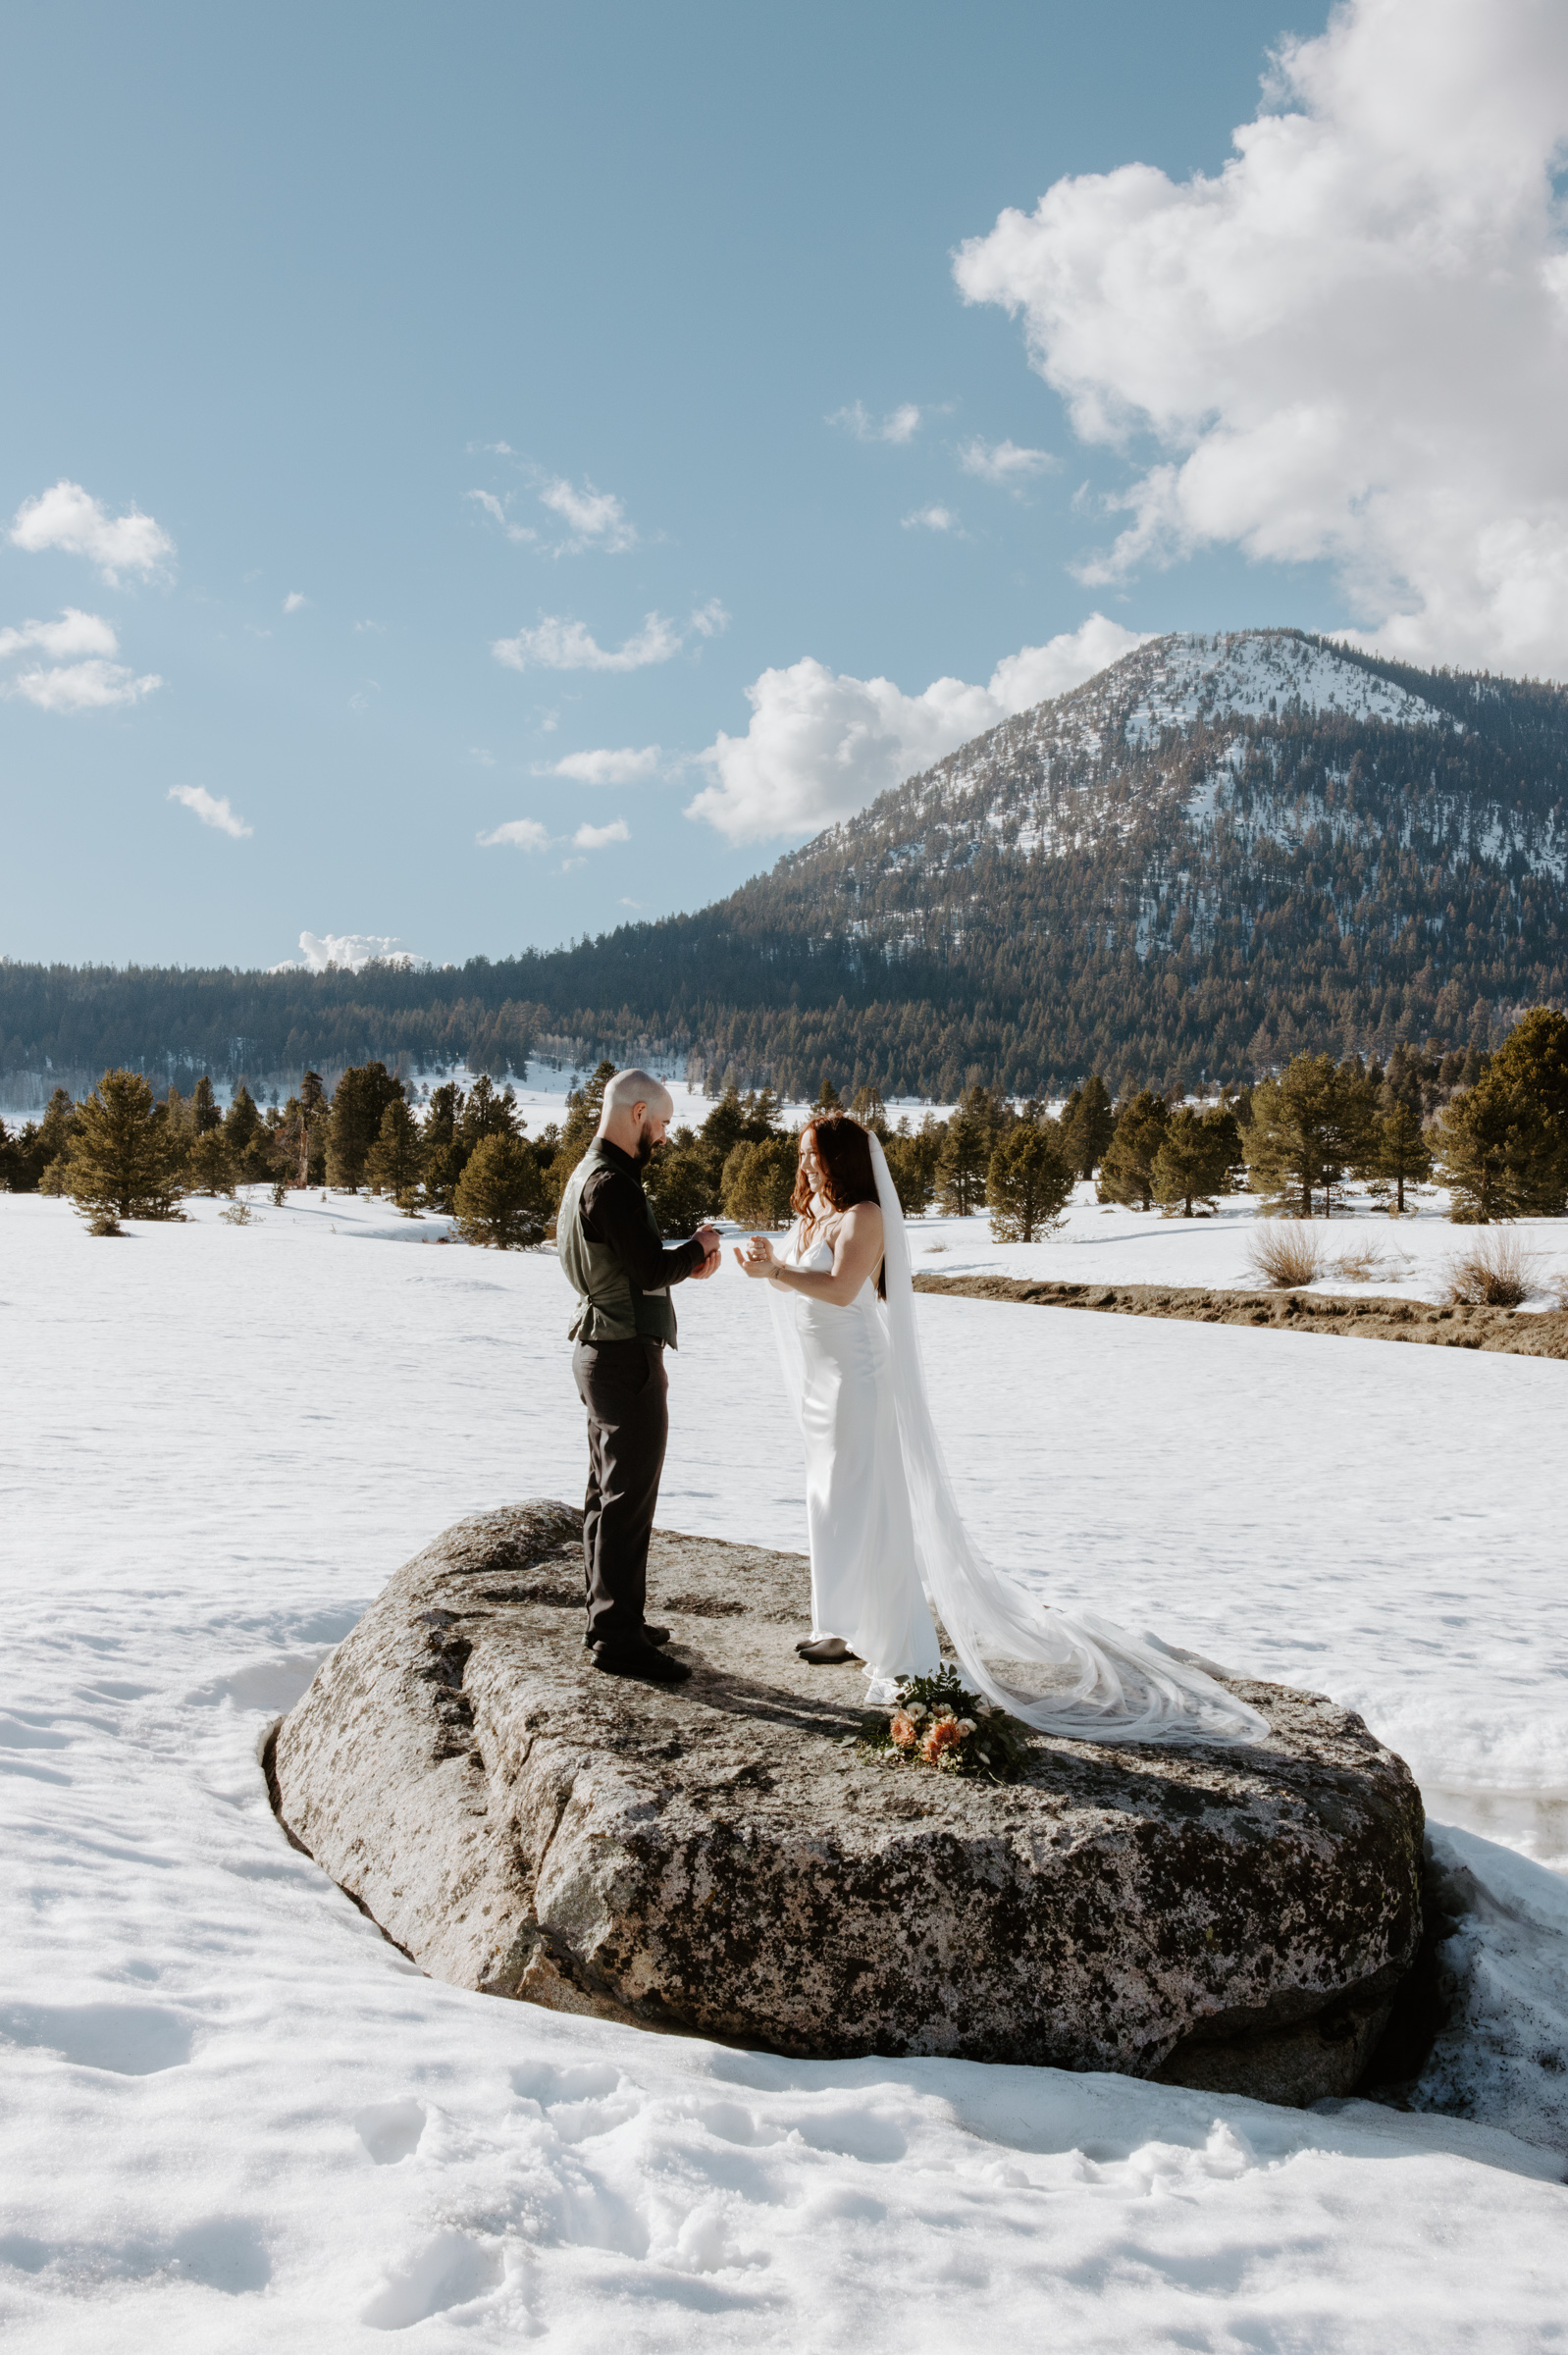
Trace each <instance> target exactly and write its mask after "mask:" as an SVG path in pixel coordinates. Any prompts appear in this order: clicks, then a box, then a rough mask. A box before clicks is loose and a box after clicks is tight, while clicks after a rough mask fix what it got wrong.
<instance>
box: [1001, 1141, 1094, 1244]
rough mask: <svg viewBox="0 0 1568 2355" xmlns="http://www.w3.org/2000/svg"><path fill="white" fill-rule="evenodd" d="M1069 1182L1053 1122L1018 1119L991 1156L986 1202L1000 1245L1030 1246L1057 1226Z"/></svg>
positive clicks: (1068, 1166)
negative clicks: (1024, 1244) (1018, 1244)
mask: <svg viewBox="0 0 1568 2355" xmlns="http://www.w3.org/2000/svg"><path fill="white" fill-rule="evenodd" d="M1073 1183H1074V1179H1073V1175H1072V1165H1071V1161H1070V1160H1069V1158H1068V1153H1067V1145H1066V1140H1065V1138H1064V1137H1063V1134H1062V1130H1061V1128H1060V1126H1059V1125H1058V1124H1057V1123H1056V1122H1055V1121H1039V1122H1033V1121H1019V1123H1018V1125H1017V1126H1016V1127H1014V1128H1011V1129H1010V1130H1009V1131H1008V1133H1007V1134H1006V1136H1004V1137H1003V1138H1002V1140H1001V1142H1000V1144H998V1146H997V1147H996V1149H995V1151H994V1152H993V1153H992V1155H991V1164H990V1168H989V1169H988V1171H987V1172H986V1179H985V1198H986V1201H987V1203H988V1204H989V1206H990V1211H991V1232H992V1234H993V1235H994V1236H995V1237H996V1239H997V1241H998V1242H999V1243H1032V1242H1034V1241H1035V1240H1036V1238H1037V1237H1038V1236H1040V1235H1045V1234H1049V1233H1050V1232H1051V1230H1052V1229H1053V1228H1054V1227H1058V1226H1060V1225H1061V1223H1062V1214H1063V1212H1064V1211H1065V1210H1066V1208H1067V1206H1068V1204H1069V1202H1070V1201H1071V1198H1072V1187H1073Z"/></svg>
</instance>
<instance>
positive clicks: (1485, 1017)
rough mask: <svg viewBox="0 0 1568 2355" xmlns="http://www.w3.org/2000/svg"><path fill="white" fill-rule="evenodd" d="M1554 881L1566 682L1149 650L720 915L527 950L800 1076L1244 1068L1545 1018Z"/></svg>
mask: <svg viewBox="0 0 1568 2355" xmlns="http://www.w3.org/2000/svg"><path fill="white" fill-rule="evenodd" d="M1565 871H1568V693H1565V692H1564V691H1563V690H1562V689H1561V688H1557V687H1545V686H1540V685H1536V684H1533V683H1528V682H1523V683H1522V682H1516V681H1508V680H1502V679H1493V678H1490V677H1474V676H1463V675H1455V674H1453V673H1450V672H1427V671H1415V670H1410V669H1407V668H1405V667H1403V666H1401V665H1398V664H1394V663H1388V662H1382V661H1378V660H1375V659H1373V658H1371V657H1369V656H1366V655H1362V654H1352V653H1349V652H1348V651H1346V650H1344V649H1342V648H1339V647H1335V646H1331V645H1328V644H1326V643H1325V642H1324V641H1322V640H1319V639H1315V638H1311V637H1309V636H1307V635H1305V634H1304V633H1302V632H1300V631H1294V630H1249V631H1243V632H1239V633H1236V634H1234V635H1230V636H1222V637H1212V638H1210V637H1187V636H1177V637H1167V638H1161V639H1157V640H1155V641H1153V642H1152V643H1151V644H1149V645H1148V646H1145V647H1143V648H1140V649H1139V650H1138V651H1137V652H1136V653H1134V654H1128V655H1125V656H1124V658H1123V659H1122V660H1121V661H1120V662H1117V663H1115V664H1113V665H1112V667H1111V668H1110V669H1109V670H1106V671H1102V672H1101V673H1100V674H1099V676H1098V677H1096V678H1093V679H1091V680H1089V681H1088V682H1087V683H1086V685H1084V686H1082V687H1079V688H1076V689H1074V690H1073V692H1072V693H1071V694H1070V695H1065V696H1060V697H1058V698H1056V699H1055V700H1054V701H1052V702H1050V703H1046V704H1041V705H1039V706H1037V707H1035V709H1033V710H1031V711H1026V712H1023V713H1021V714H1019V716H1018V717H1017V718H1014V719H1010V720H1006V721H1004V722H1003V723H1002V725H1001V726H999V727H997V728H994V729H992V730H991V731H990V733H989V734H988V735H985V736H981V737H977V738H976V739H975V740H974V741H973V742H972V743H970V744H967V745H965V746H963V747H962V748H961V749H960V750H959V751H958V752H956V753H953V754H950V755H949V757H948V758H947V759H945V760H942V761H939V762H938V763H937V764H936V765H935V766H934V767H933V768H929V769H927V770H925V771H924V772H923V773H922V774H921V775H919V776H916V777H912V778H910V779H909V780H908V781H907V782H906V783H905V784H903V785H900V786H897V787H896V788H894V790H893V791H891V792H889V793H886V794H884V795H883V796H882V797H881V799H880V800H879V801H877V802H875V803H873V804H872V806H871V807H870V808H869V809H868V810H866V811H862V813H861V814H860V815H859V816H857V817H854V818H851V819H849V820H847V821H846V822H845V823H844V824H842V825H838V826H834V827H831V828H830V829H829V830H828V831H827V832H826V833H824V834H821V835H819V836H818V837H817V838H816V839H815V840H814V841H813V842H810V843H808V844H807V845H806V846H805V848H804V849H802V850H799V851H796V852H792V853H791V854H790V855H789V856H788V857H787V858H785V859H782V860H780V861H779V863H778V864H777V865H776V866H775V867H774V868H773V870H772V871H771V873H769V874H767V875H765V876H759V877H758V878H757V879H756V880H755V881H753V882H750V883H748V884H746V885H745V886H744V887H743V888H742V889H741V890H740V891H738V892H736V893H735V894H734V895H733V896H732V897H731V898H730V899H728V900H727V901H724V902H723V903H721V904H720V905H718V906H716V907H713V908H709V909H706V910H704V911H703V912H702V913H701V914H699V915H696V916H684V917H677V918H672V919H670V920H668V921H666V922H664V923H661V924H652V925H651V924H642V925H629V926H626V927H623V928H622V929H621V930H620V931H618V932H615V933H613V934H610V935H609V936H607V937H606V938H604V939H601V940H599V941H596V942H594V943H592V944H585V945H584V947H582V948H580V949H578V950H575V951H568V952H565V953H563V954H562V955H560V956H558V957H557V958H555V959H552V960H550V961H549V966H550V972H549V984H548V988H549V1003H550V1004H551V1005H552V1007H553V1008H554V1009H555V1010H556V1013H557V1016H559V1015H562V1014H564V1013H565V1012H566V1010H567V1009H568V1008H578V1009H586V1008H589V1007H600V1008H605V1007H609V1006H624V1007H626V1008H627V1009H629V1010H632V1009H635V1010H636V1011H637V1013H638V1014H639V1015H640V1016H642V1017H643V1019H644V1020H645V1021H646V1020H649V1019H650V1018H652V1017H653V1016H654V1015H655V1014H656V1015H657V1017H658V1019H659V1021H660V1022H661V1024H662V1026H663V1027H664V1028H665V1029H666V1030H667V1031H668V1032H670V1033H672V1034H674V1035H676V1036H678V1037H689V1038H691V1039H692V1040H694V1041H695V1042H697V1043H698V1045H699V1047H700V1048H701V1049H704V1050H706V1052H707V1053H708V1055H709V1056H710V1057H712V1058H716V1059H717V1060H718V1061H719V1063H720V1067H721V1068H722V1066H723V1065H724V1064H725V1063H727V1062H728V1061H729V1060H731V1059H733V1060H734V1062H735V1064H736V1066H737V1070H738V1072H739V1073H741V1074H743V1075H749V1074H752V1073H760V1072H761V1070H762V1069H763V1068H764V1067H767V1066H769V1065H771V1066H772V1067H773V1069H774V1071H775V1073H777V1074H778V1075H779V1076H780V1077H786V1076H793V1078H794V1080H795V1082H796V1083H797V1084H804V1085H806V1086H808V1087H811V1086H814V1085H815V1082H816V1078H817V1074H818V1068H819V1065H820V1063H822V1062H826V1063H827V1064H828V1065H830V1066H831V1068H832V1069H833V1072H834V1074H835V1076H836V1077H837V1078H839V1080H840V1081H841V1083H842V1082H843V1080H844V1079H845V1078H847V1077H850V1076H851V1074H852V1073H858V1074H859V1076H860V1077H862V1078H865V1079H869V1080H879V1081H880V1082H881V1084H882V1085H883V1087H884V1089H885V1090H886V1091H887V1092H889V1093H891V1092H893V1090H894V1088H895V1087H896V1088H897V1089H898V1090H899V1091H900V1092H904V1091H905V1090H906V1089H910V1088H917V1089H919V1090H921V1091H922V1092H930V1093H935V1094H939V1095H943V1096H947V1095H950V1094H951V1093H953V1092H954V1090H955V1088H956V1086H957V1085H958V1084H959V1083H960V1082H961V1081H962V1080H964V1079H967V1077H969V1076H970V1075H971V1074H973V1075H979V1076H983V1077H984V1078H986V1079H988V1080H997V1081H999V1082H1000V1083H1002V1084H1003V1085H1006V1086H1008V1087H1010V1088H1012V1089H1014V1090H1016V1091H1019V1092H1021V1091H1025V1090H1030V1089H1034V1088H1038V1087H1043V1086H1048V1085H1051V1084H1053V1083H1062V1082H1066V1081H1069V1080H1071V1079H1074V1078H1077V1077H1081V1076H1082V1075H1083V1074H1084V1073H1085V1072H1087V1071H1088V1070H1089V1069H1091V1068H1092V1067H1094V1066H1095V1065H1098V1066H1099V1068H1100V1069H1101V1070H1103V1071H1105V1072H1106V1073H1108V1074H1115V1075H1118V1076H1124V1077H1127V1078H1131V1079H1136V1080H1138V1081H1140V1082H1141V1081H1143V1080H1152V1081H1154V1082H1156V1083H1159V1084H1170V1083H1182V1084H1190V1083H1191V1082H1192V1081H1193V1080H1195V1079H1198V1078H1199V1077H1201V1076H1204V1075H1207V1076H1210V1077H1232V1078H1240V1077H1244V1076H1249V1075H1251V1074H1252V1073H1255V1072H1256V1071H1258V1070H1260V1069H1262V1068H1265V1067H1266V1066H1268V1065H1269V1064H1272V1063H1275V1062H1278V1061H1280V1060H1281V1058H1283V1057H1285V1056H1287V1055H1289V1054H1292V1053H1295V1052H1296V1051H1298V1050H1299V1049H1301V1048H1303V1047H1309V1048H1314V1049H1316V1048H1323V1047H1330V1048H1333V1049H1336V1050H1341V1051H1343V1050H1349V1049H1352V1048H1370V1047H1378V1048H1380V1049H1382V1050H1384V1051H1386V1049H1387V1048H1388V1047H1389V1046H1391V1045H1392V1044H1393V1042H1394V1040H1395V1038H1397V1037H1401V1036H1403V1037H1411V1038H1417V1039H1419V1038H1422V1037H1424V1036H1427V1035H1429V1034H1436V1035H1437V1036H1440V1037H1442V1038H1443V1039H1444V1040H1445V1041H1447V1042H1448V1043H1453V1042H1459V1043H1468V1042H1470V1041H1471V1040H1472V1039H1475V1041H1476V1042H1477V1043H1481V1044H1484V1043H1487V1041H1488V1040H1489V1039H1490V1036H1491V1035H1492V1034H1493V1033H1494V1032H1499V1031H1500V1030H1502V1029H1503V1028H1505V1027H1506V1026H1507V1023H1508V1021H1509V1020H1510V1019H1511V1016H1512V1013H1513V1010H1514V1009H1515V1007H1517V1006H1518V1005H1519V1004H1521V1003H1524V1004H1533V1003H1535V1002H1537V1001H1539V1000H1542V999H1553V1000H1560V999H1561V998H1562V997H1563V995H1564V991H1565V989H1568V896H1565V892H1564V875H1565ZM541 978H543V975H541ZM539 994H541V995H544V994H545V993H544V992H540V993H539Z"/></svg>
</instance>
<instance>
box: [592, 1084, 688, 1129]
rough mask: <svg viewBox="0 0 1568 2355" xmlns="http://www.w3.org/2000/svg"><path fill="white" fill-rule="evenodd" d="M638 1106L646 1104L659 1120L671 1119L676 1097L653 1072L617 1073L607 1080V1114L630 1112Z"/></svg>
mask: <svg viewBox="0 0 1568 2355" xmlns="http://www.w3.org/2000/svg"><path fill="white" fill-rule="evenodd" d="M637 1104H646V1105H647V1107H648V1109H649V1111H650V1112H651V1113H653V1115H654V1117H655V1118H656V1119H658V1120H664V1121H667V1120H669V1119H671V1118H672V1117H673V1115H674V1111H675V1099H674V1097H673V1096H672V1095H671V1094H670V1092H669V1089H668V1088H667V1087H666V1086H665V1085H664V1082H663V1080H662V1079H655V1078H654V1076H653V1073H652V1072H617V1073H616V1074H615V1076H614V1078H613V1079H606V1080H605V1082H604V1110H605V1111H606V1112H630V1111H631V1110H632V1108H633V1106H634V1105H637Z"/></svg>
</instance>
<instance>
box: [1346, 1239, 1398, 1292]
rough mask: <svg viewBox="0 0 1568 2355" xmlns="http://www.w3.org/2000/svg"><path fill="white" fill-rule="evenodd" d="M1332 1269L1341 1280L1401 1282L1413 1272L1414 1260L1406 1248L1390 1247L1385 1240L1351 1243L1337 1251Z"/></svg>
mask: <svg viewBox="0 0 1568 2355" xmlns="http://www.w3.org/2000/svg"><path fill="white" fill-rule="evenodd" d="M1329 1272H1330V1274H1331V1275H1333V1276H1337V1277H1338V1278H1339V1281H1340V1282H1341V1283H1387V1282H1398V1280H1399V1278H1400V1277H1402V1276H1408V1275H1409V1273H1410V1261H1409V1260H1408V1259H1407V1258H1406V1257H1405V1255H1404V1253H1403V1252H1402V1251H1389V1250H1387V1249H1385V1246H1384V1245H1383V1244H1382V1243H1376V1242H1358V1243H1350V1244H1348V1245H1347V1246H1346V1248H1345V1249H1344V1250H1343V1251H1340V1252H1338V1253H1336V1254H1335V1256H1334V1258H1333V1260H1332V1261H1331V1262H1330V1269H1329Z"/></svg>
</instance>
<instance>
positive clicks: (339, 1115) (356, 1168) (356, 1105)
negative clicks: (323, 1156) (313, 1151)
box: [327, 1063, 403, 1194]
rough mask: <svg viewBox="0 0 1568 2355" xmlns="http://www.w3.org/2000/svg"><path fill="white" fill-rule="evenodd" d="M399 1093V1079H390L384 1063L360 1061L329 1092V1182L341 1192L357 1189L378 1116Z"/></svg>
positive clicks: (376, 1132)
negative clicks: (331, 1097)
mask: <svg viewBox="0 0 1568 2355" xmlns="http://www.w3.org/2000/svg"><path fill="white" fill-rule="evenodd" d="M402 1092H403V1090H402V1083H401V1081H400V1080H397V1079H394V1078H392V1074H391V1073H389V1071H388V1070H387V1067H386V1065H385V1064H384V1063H366V1064H361V1065H358V1066H356V1067H352V1068H350V1069H349V1070H348V1071H346V1072H344V1073H343V1075H342V1077H341V1078H340V1080H339V1082H338V1085H337V1087H336V1088H335V1090H334V1091H333V1099H332V1117H331V1120H330V1121H329V1123H328V1126H327V1182H328V1183H329V1184H330V1185H334V1186H339V1187H340V1188H341V1189H342V1191H343V1192H344V1193H349V1194H354V1193H357V1192H358V1191H359V1188H360V1186H361V1184H362V1183H363V1181H364V1176H365V1157H366V1155H367V1154H368V1153H369V1151H370V1148H371V1146H372V1145H373V1144H374V1143H375V1142H376V1139H377V1137H378V1136H379V1135H380V1134H381V1120H382V1115H383V1113H384V1112H385V1111H386V1109H387V1107H388V1105H389V1104H390V1103H392V1100H393V1098H394V1097H395V1098H397V1099H399V1100H400V1099H401V1096H402Z"/></svg>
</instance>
